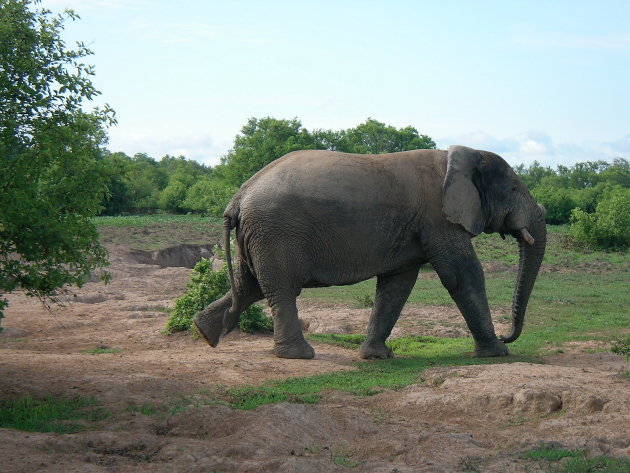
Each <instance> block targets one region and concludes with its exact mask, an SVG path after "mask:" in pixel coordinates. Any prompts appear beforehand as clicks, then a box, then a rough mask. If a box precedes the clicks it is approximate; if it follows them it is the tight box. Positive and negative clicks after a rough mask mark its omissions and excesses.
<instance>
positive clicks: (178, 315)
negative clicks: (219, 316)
mask: <svg viewBox="0 0 630 473" xmlns="http://www.w3.org/2000/svg"><path fill="white" fill-rule="evenodd" d="M229 290H230V281H229V277H228V272H227V265H226V264H223V266H222V267H221V268H220V269H219V270H217V271H213V270H212V261H211V260H209V259H205V258H202V259H201V261H199V262H198V263H197V264H196V265H195V267H194V268H193V270H192V272H191V276H190V282H189V283H188V291H187V292H186V294H184V295H183V296H182V297H180V298H178V299H177V300H176V301H175V308H174V309H173V312H172V313H171V316H170V317H169V319H168V321H167V323H166V329H165V331H166V333H169V334H170V333H173V332H177V331H185V330H190V328H191V326H192V320H193V318H194V317H195V315H197V314H198V313H199V312H200V311H201V310H203V308H204V307H206V306H207V305H208V304H210V303H212V302H214V301H216V300H217V299H219V298H221V297H222V296H223V294H225V293H226V292H228V291H229ZM239 328H240V329H241V330H243V331H245V332H254V331H256V330H271V329H272V328H273V322H272V320H271V319H270V318H269V317H268V316H267V315H266V314H265V313H264V312H263V310H262V308H261V307H260V306H259V305H256V304H253V305H251V306H250V307H249V308H248V309H247V310H246V311H245V313H243V314H242V315H241V318H240V320H239Z"/></svg>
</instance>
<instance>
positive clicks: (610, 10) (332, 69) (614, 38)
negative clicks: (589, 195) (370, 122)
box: [41, 0, 630, 166]
mask: <svg viewBox="0 0 630 473" xmlns="http://www.w3.org/2000/svg"><path fill="white" fill-rule="evenodd" d="M41 6H43V7H46V8H49V9H52V10H53V11H60V10H62V9H63V8H73V9H74V10H75V11H76V12H77V13H78V14H79V15H80V16H81V20H79V21H78V22H75V23H68V24H67V27H66V31H65V33H64V38H65V39H66V41H67V42H68V44H69V45H70V44H73V41H75V40H82V41H84V42H85V43H86V44H87V45H88V46H89V47H90V48H91V49H92V50H93V51H94V53H95V54H94V56H91V57H90V62H91V63H92V64H93V65H94V66H95V67H96V76H95V79H94V83H95V85H96V87H97V88H98V89H99V90H100V91H101V92H102V96H101V97H99V99H98V101H97V102H99V103H102V102H106V103H108V104H110V105H111V106H112V107H113V108H114V109H115V110H116V112H117V118H118V125H117V126H116V127H113V128H111V129H110V131H109V136H110V144H109V149H110V150H112V151H124V152H125V153H127V154H129V155H133V154H134V153H138V152H146V153H148V154H149V155H151V156H153V157H155V158H157V159H159V158H161V157H162V156H163V155H164V154H167V153H168V154H174V155H179V154H183V155H184V156H186V157H187V158H190V159H195V160H197V161H200V162H204V163H206V164H209V165H214V164H217V163H218V162H219V159H220V157H221V156H222V155H224V154H225V153H226V152H227V150H228V149H229V148H230V147H231V145H232V143H233V139H234V136H235V135H236V134H237V133H238V132H239V131H240V129H241V127H242V126H243V125H244V124H245V122H246V121H247V119H248V118H249V117H265V116H271V117H275V118H293V117H297V118H299V119H300V120H301V121H302V124H303V125H304V126H305V127H306V128H308V129H310V130H312V129H316V128H326V129H340V128H348V127H353V126H356V125H358V124H359V123H361V122H363V121H365V120H366V119H367V118H368V117H371V118H374V119H377V120H379V121H382V122H385V123H387V124H390V125H394V126H397V127H404V126H407V125H412V126H414V127H416V128H417V129H418V131H419V132H420V133H424V134H427V135H429V136H431V137H432V138H433V139H434V140H435V141H436V142H437V144H438V146H439V147H441V148H445V147H448V146H449V145H451V144H462V145H468V146H473V147H477V148H480V149H487V150H491V151H494V152H497V153H499V154H502V155H503V156H504V157H505V158H506V159H507V160H508V161H509V162H510V163H511V164H518V163H526V164H528V163H531V162H532V161H533V160H535V159H536V160H538V161H540V162H542V163H544V164H548V165H554V166H555V165H556V164H560V163H561V164H573V163H575V162H577V161H585V160H595V159H607V160H610V159H612V158H615V157H619V156H621V157H625V158H630V116H629V111H630V2H628V1H625V0H618V1H615V0H598V1H597V2H593V1H579V0H573V1H537V0H529V1H518V0H517V1H463V0H462V1H457V0H442V1H402V0H398V1H397V0H389V1H379V2H377V1H370V0H362V1H354V0H352V1H343V0H336V1H299V0H293V1H274V0H267V1H225V0H224V1H201V0H181V1H174V0H170V1H162V0H156V1H149V0H43V2H42V3H41Z"/></svg>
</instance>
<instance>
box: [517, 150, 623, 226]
mask: <svg viewBox="0 0 630 473" xmlns="http://www.w3.org/2000/svg"><path fill="white" fill-rule="evenodd" d="M515 171H516V172H517V174H519V176H520V177H521V179H523V181H524V182H525V183H526V184H527V186H528V187H529V189H530V190H531V192H532V195H533V196H534V197H535V198H536V200H537V201H538V202H539V203H541V204H543V205H544V206H545V208H546V209H547V223H550V224H564V223H569V221H570V219H571V214H572V211H573V209H579V210H581V211H582V212H585V213H594V212H595V210H596V207H597V205H598V203H599V202H600V201H601V200H602V199H603V198H604V197H605V196H606V195H608V193H609V192H610V191H611V190H613V189H618V188H625V189H627V188H630V163H629V162H628V161H627V160H625V159H623V158H618V159H615V160H614V161H613V162H612V163H608V162H606V161H586V162H581V163H576V164H575V165H573V166H571V167H567V166H562V165H560V166H558V167H557V168H556V170H553V169H551V168H550V167H543V166H541V165H540V164H539V163H538V162H536V161H534V163H532V164H531V165H530V166H529V167H527V168H526V167H525V166H523V165H521V166H517V167H516V168H515Z"/></svg>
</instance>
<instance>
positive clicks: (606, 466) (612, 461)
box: [522, 447, 630, 473]
mask: <svg viewBox="0 0 630 473" xmlns="http://www.w3.org/2000/svg"><path fill="white" fill-rule="evenodd" d="M522 457H523V458H524V459H527V460H536V461H544V462H548V463H550V464H552V463H555V462H558V461H560V460H562V459H563V458H568V460H566V461H564V462H563V463H562V464H561V465H550V467H551V468H549V470H550V471H553V472H555V473H593V472H597V473H627V472H628V471H630V460H628V459H626V458H612V457H606V456H599V457H593V458H587V457H586V456H585V455H584V452H583V451H581V450H568V449H563V448H553V447H551V448H550V447H540V448H535V449H533V450H529V451H527V452H525V453H524V454H523V455H522Z"/></svg>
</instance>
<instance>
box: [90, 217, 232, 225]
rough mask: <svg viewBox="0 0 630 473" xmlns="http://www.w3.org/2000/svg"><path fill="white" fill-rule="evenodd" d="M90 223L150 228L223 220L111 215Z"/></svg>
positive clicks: (220, 223) (203, 223)
mask: <svg viewBox="0 0 630 473" xmlns="http://www.w3.org/2000/svg"><path fill="white" fill-rule="evenodd" d="M92 221H93V222H94V223H95V224H96V226H97V227H138V228H145V227H152V226H155V225H163V224H178V225H181V224H189V225H190V224H192V225H195V224H197V225H207V224H208V223H213V224H219V225H222V224H223V220H222V219H220V218H218V217H204V216H201V215H173V214H152V215H113V216H102V217H93V218H92Z"/></svg>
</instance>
